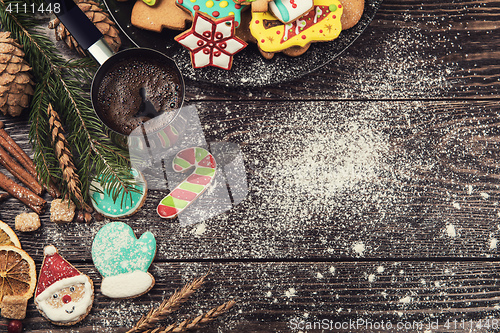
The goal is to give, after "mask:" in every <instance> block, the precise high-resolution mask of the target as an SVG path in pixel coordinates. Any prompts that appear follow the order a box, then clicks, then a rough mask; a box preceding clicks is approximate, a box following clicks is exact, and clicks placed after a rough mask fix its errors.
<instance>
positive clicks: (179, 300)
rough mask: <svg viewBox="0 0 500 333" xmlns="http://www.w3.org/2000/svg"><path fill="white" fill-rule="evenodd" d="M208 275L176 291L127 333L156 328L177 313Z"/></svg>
mask: <svg viewBox="0 0 500 333" xmlns="http://www.w3.org/2000/svg"><path fill="white" fill-rule="evenodd" d="M207 275H208V273H207ZM207 275H204V276H202V277H199V278H197V279H195V280H193V281H191V282H190V283H188V284H186V285H185V286H184V287H182V289H181V290H176V291H175V292H174V294H173V295H172V296H170V298H169V299H166V300H164V301H163V302H162V303H161V304H160V306H159V307H158V308H156V309H151V310H150V311H149V312H148V314H147V315H145V316H142V317H141V319H139V321H138V322H137V323H136V324H135V326H134V327H133V328H131V329H130V330H128V331H127V332H126V333H135V332H143V331H146V330H150V329H152V328H154V327H155V326H156V324H157V323H158V322H159V321H160V320H163V319H165V318H167V316H168V315H170V314H171V313H173V312H175V311H177V309H179V307H180V306H181V304H183V303H185V302H186V301H187V300H188V298H189V297H190V296H191V295H193V294H194V293H195V291H196V290H198V289H200V288H201V286H202V285H203V283H204V282H205V278H206V277H207Z"/></svg>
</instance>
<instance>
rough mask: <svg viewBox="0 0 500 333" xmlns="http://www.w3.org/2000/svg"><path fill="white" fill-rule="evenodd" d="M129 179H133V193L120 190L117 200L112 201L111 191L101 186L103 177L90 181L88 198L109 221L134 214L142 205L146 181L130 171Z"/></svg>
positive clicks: (135, 172)
mask: <svg viewBox="0 0 500 333" xmlns="http://www.w3.org/2000/svg"><path fill="white" fill-rule="evenodd" d="M130 177H131V178H132V177H133V178H134V179H135V185H134V188H135V189H136V191H135V192H132V191H129V192H128V193H126V192H125V191H123V190H121V191H120V192H119V193H118V198H117V199H116V200H114V198H113V191H112V190H111V189H109V188H107V186H106V185H105V186H104V187H103V186H101V183H100V182H101V179H102V178H105V176H104V175H99V176H98V177H96V178H95V179H94V180H93V181H92V186H91V188H90V191H89V193H90V197H91V199H92V205H93V206H94V208H95V210H96V211H97V212H98V213H99V214H101V215H103V216H106V217H109V218H111V219H119V218H123V217H127V216H130V215H133V214H135V213H136V212H137V211H138V210H139V209H140V208H141V207H142V205H143V204H144V201H145V200H146V193H147V186H146V180H145V179H144V177H143V176H142V174H141V173H140V172H139V171H137V170H135V169H131V170H130Z"/></svg>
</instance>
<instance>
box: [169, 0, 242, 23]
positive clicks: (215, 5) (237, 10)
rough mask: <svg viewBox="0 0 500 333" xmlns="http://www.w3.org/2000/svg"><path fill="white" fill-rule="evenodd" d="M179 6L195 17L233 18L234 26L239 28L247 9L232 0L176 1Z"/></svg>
mask: <svg viewBox="0 0 500 333" xmlns="http://www.w3.org/2000/svg"><path fill="white" fill-rule="evenodd" d="M176 1H177V4H178V5H179V6H181V7H182V8H185V9H186V10H188V11H189V12H191V14H192V15H193V16H195V14H196V13H203V14H207V15H208V16H211V17H214V18H224V17H229V16H233V17H234V26H235V27H238V26H239V25H240V22H241V11H242V10H243V9H244V8H245V7H246V6H244V5H240V4H239V3H235V2H234V1H232V0H176Z"/></svg>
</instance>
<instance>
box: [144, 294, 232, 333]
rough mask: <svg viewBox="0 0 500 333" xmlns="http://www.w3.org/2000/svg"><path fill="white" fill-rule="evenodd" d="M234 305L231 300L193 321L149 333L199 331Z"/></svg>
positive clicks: (149, 332) (187, 320)
mask: <svg viewBox="0 0 500 333" xmlns="http://www.w3.org/2000/svg"><path fill="white" fill-rule="evenodd" d="M234 304H236V302H235V301H233V300H231V301H229V302H226V303H224V304H222V305H220V306H218V307H216V308H213V309H212V310H210V311H208V312H207V313H204V314H202V315H200V316H198V317H196V318H194V319H193V320H189V319H186V320H184V321H183V322H181V323H179V324H172V325H170V326H168V327H165V328H161V327H160V328H157V329H155V330H152V331H148V332H147V333H181V332H187V331H194V330H198V329H200V328H203V327H204V326H205V325H207V324H208V323H211V322H212V321H214V320H216V319H217V318H218V317H220V316H222V315H223V314H224V313H226V312H227V311H229V309H231V308H232V307H233V305H234Z"/></svg>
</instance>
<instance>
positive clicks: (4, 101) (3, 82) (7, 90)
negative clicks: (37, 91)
mask: <svg viewBox="0 0 500 333" xmlns="http://www.w3.org/2000/svg"><path fill="white" fill-rule="evenodd" d="M23 57H24V52H23V51H22V46H21V45H19V43H18V42H17V41H16V40H15V39H13V38H10V32H9V31H6V32H0V111H2V113H3V114H4V115H6V114H9V115H11V116H19V115H20V114H21V111H23V109H25V108H27V107H28V105H29V99H30V96H31V95H33V85H34V83H33V80H32V76H31V74H30V73H29V70H30V69H31V67H30V66H29V64H28V63H27V62H26V60H24V59H23Z"/></svg>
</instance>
